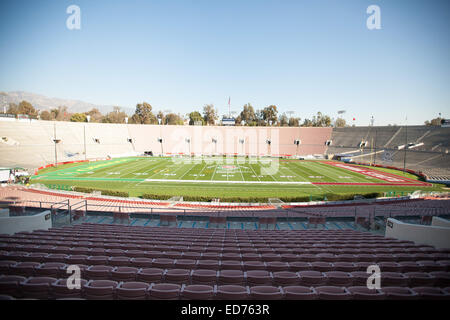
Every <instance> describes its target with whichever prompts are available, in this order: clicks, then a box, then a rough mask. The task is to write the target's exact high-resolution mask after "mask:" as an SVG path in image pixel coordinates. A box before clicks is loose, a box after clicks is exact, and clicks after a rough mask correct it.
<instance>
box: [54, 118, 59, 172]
mask: <svg viewBox="0 0 450 320" xmlns="http://www.w3.org/2000/svg"><path fill="white" fill-rule="evenodd" d="M53 142H54V143H55V167H57V166H58V153H57V151H56V144H58V143H60V142H61V139H56V123H54V124H53Z"/></svg>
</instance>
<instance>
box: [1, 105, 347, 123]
mask: <svg viewBox="0 0 450 320" xmlns="http://www.w3.org/2000/svg"><path fill="white" fill-rule="evenodd" d="M7 113H9V114H14V115H19V114H24V115H28V116H30V117H31V118H35V119H36V118H39V119H40V120H50V121H72V122H97V123H127V122H128V123H131V124H162V125H184V124H189V125H220V124H221V123H220V121H218V120H219V113H218V109H217V108H215V107H214V105H212V104H206V105H205V106H204V107H203V109H202V110H201V111H198V110H196V111H192V112H190V113H188V114H186V115H185V116H184V117H183V116H182V115H180V114H176V113H172V112H167V113H165V112H163V111H157V112H154V110H153V107H152V106H151V104H149V103H147V102H143V103H138V104H137V105H136V109H135V112H134V114H133V115H132V116H131V117H128V115H127V114H126V113H125V112H124V111H123V110H121V108H120V107H113V110H112V111H111V112H109V113H107V114H105V115H104V114H102V113H101V112H100V111H99V110H98V109H97V108H93V109H92V110H90V111H88V112H84V113H71V112H69V111H68V108H67V107H66V106H60V107H58V108H54V109H50V110H43V111H39V110H36V109H35V108H34V107H33V106H32V105H31V103H29V102H28V101H22V102H20V103H19V104H14V103H10V105H9V108H8V111H7ZM127 120H128V121H127ZM234 121H235V125H236V126H279V127H330V126H335V127H345V126H347V124H346V121H345V119H343V118H337V119H336V120H335V121H334V123H333V121H332V119H331V117H330V116H328V115H325V114H322V113H321V112H317V114H316V115H315V116H313V117H312V119H308V118H305V119H303V121H302V119H301V118H299V117H293V116H288V115H287V114H286V113H282V114H279V112H278V109H277V106H275V105H270V106H267V107H265V108H263V109H257V110H255V108H254V107H253V106H252V105H251V104H250V103H247V104H245V105H244V106H243V107H242V110H241V112H240V113H239V114H238V115H237V116H236V117H235V118H234Z"/></svg>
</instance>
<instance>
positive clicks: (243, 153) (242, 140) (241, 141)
mask: <svg viewBox="0 0 450 320" xmlns="http://www.w3.org/2000/svg"><path fill="white" fill-rule="evenodd" d="M244 142H245V140H244V139H239V143H240V144H241V145H242V155H245V152H244Z"/></svg>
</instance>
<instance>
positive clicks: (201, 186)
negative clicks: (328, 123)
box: [32, 157, 433, 201]
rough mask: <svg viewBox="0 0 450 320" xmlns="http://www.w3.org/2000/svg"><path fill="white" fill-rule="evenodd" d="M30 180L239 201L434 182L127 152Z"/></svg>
mask: <svg viewBox="0 0 450 320" xmlns="http://www.w3.org/2000/svg"><path fill="white" fill-rule="evenodd" d="M32 183H40V184H45V185H47V186H50V187H55V186H63V187H62V189H66V187H73V186H78V187H89V188H98V189H100V190H106V189H107V190H120V191H126V192H128V193H129V195H130V196H141V195H143V194H151V195H155V196H158V197H159V196H161V198H168V197H170V196H184V197H189V196H193V197H217V198H228V197H239V198H242V200H243V201H244V199H245V198H249V199H251V198H287V197H301V196H310V198H311V197H312V196H318V197H320V196H323V195H324V194H331V193H338V194H342V193H355V194H358V193H359V194H361V193H370V192H386V191H398V192H403V191H405V192H408V191H409V192H410V191H414V190H418V189H420V190H423V189H424V188H427V189H428V188H433V187H432V185H430V184H427V183H424V182H421V181H418V180H417V177H415V176H413V175H410V174H408V173H403V172H400V171H393V170H388V169H383V170H378V169H374V168H367V167H362V166H356V165H349V164H344V163H341V162H335V161H308V160H293V159H278V158H244V157H230V158H222V157H209V158H208V157H204V158H201V157H199V158H169V157H164V158H159V157H131V158H117V159H112V160H104V161H96V162H82V163H72V164H66V165H59V166H58V167H56V168H55V167H50V168H46V169H43V170H40V171H39V173H38V175H36V176H34V177H33V179H32ZM56 188H58V187H56Z"/></svg>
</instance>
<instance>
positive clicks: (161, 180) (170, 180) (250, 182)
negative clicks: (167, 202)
mask: <svg viewBox="0 0 450 320" xmlns="http://www.w3.org/2000/svg"><path fill="white" fill-rule="evenodd" d="M144 181H145V182H196V183H225V184H230V183H238V184H247V183H249V184H308V185H309V184H312V183H311V182H305V181H277V180H275V181H240V180H230V181H225V180H178V179H145V180H144Z"/></svg>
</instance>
